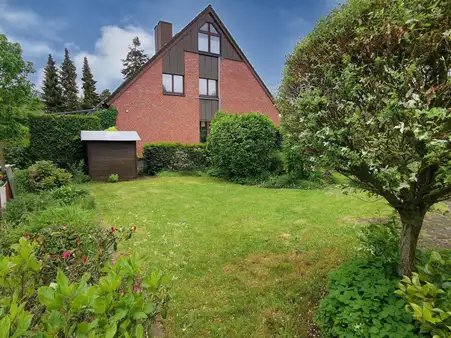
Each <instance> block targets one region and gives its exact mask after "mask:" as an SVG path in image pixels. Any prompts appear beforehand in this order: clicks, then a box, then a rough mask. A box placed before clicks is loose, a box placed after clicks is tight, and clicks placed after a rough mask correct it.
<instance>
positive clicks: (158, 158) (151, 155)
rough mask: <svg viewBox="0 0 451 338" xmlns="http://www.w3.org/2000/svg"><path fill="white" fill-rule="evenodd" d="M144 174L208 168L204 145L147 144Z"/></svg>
mask: <svg viewBox="0 0 451 338" xmlns="http://www.w3.org/2000/svg"><path fill="white" fill-rule="evenodd" d="M143 160H144V172H145V173H146V174H149V175H155V174H158V173H159V172H161V171H164V170H171V171H193V170H202V169H205V168H206V167H207V154H206V146H205V145H204V144H182V143H147V144H145V145H144V151H143Z"/></svg>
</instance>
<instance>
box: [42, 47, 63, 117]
mask: <svg viewBox="0 0 451 338" xmlns="http://www.w3.org/2000/svg"><path fill="white" fill-rule="evenodd" d="M42 101H43V102H44V105H45V111H46V112H48V113H57V112H60V111H62V110H63V90H62V87H61V84H60V81H59V76H58V71H57V69H56V66H55V61H54V60H53V57H52V55H51V54H49V58H48V60H47V65H46V66H45V68H44V81H43V85H42Z"/></svg>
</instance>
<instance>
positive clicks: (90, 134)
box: [81, 130, 141, 141]
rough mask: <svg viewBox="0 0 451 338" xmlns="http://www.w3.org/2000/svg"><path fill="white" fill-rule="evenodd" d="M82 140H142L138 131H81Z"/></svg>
mask: <svg viewBox="0 0 451 338" xmlns="http://www.w3.org/2000/svg"><path fill="white" fill-rule="evenodd" d="M81 140H82V141H140V140H141V138H140V137H139V135H138V133H137V132H136V131H91V130H82V131H81Z"/></svg>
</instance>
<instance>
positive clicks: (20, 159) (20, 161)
mask: <svg viewBox="0 0 451 338" xmlns="http://www.w3.org/2000/svg"><path fill="white" fill-rule="evenodd" d="M5 158H6V162H7V163H9V164H13V165H14V167H15V168H17V169H25V168H28V167H29V166H30V165H31V159H30V158H31V156H30V145H29V144H28V145H25V144H21V143H18V142H16V143H13V144H9V145H8V146H7V147H6V149H5Z"/></svg>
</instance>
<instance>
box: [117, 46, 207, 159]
mask: <svg viewBox="0 0 451 338" xmlns="http://www.w3.org/2000/svg"><path fill="white" fill-rule="evenodd" d="M162 74H163V63H162V59H161V58H160V59H158V60H155V61H154V62H153V63H152V64H151V66H150V67H149V68H148V69H147V70H145V71H144V72H142V73H141V74H140V75H139V76H138V77H137V79H136V80H135V81H134V82H133V83H132V84H131V85H130V86H129V87H128V88H127V89H126V90H125V91H124V92H123V93H121V94H119V95H118V96H117V97H116V98H115V99H114V101H112V102H111V104H112V105H113V106H114V107H115V108H116V109H117V110H118V116H117V121H116V126H117V129H118V130H135V131H137V132H138V134H139V136H140V137H141V141H138V142H137V150H138V153H139V154H140V155H141V154H142V146H143V144H144V143H148V142H182V143H199V120H200V113H199V109H200V108H199V99H198V98H197V97H198V96H199V56H198V54H195V53H189V52H185V84H184V86H185V96H169V95H163V87H162Z"/></svg>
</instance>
